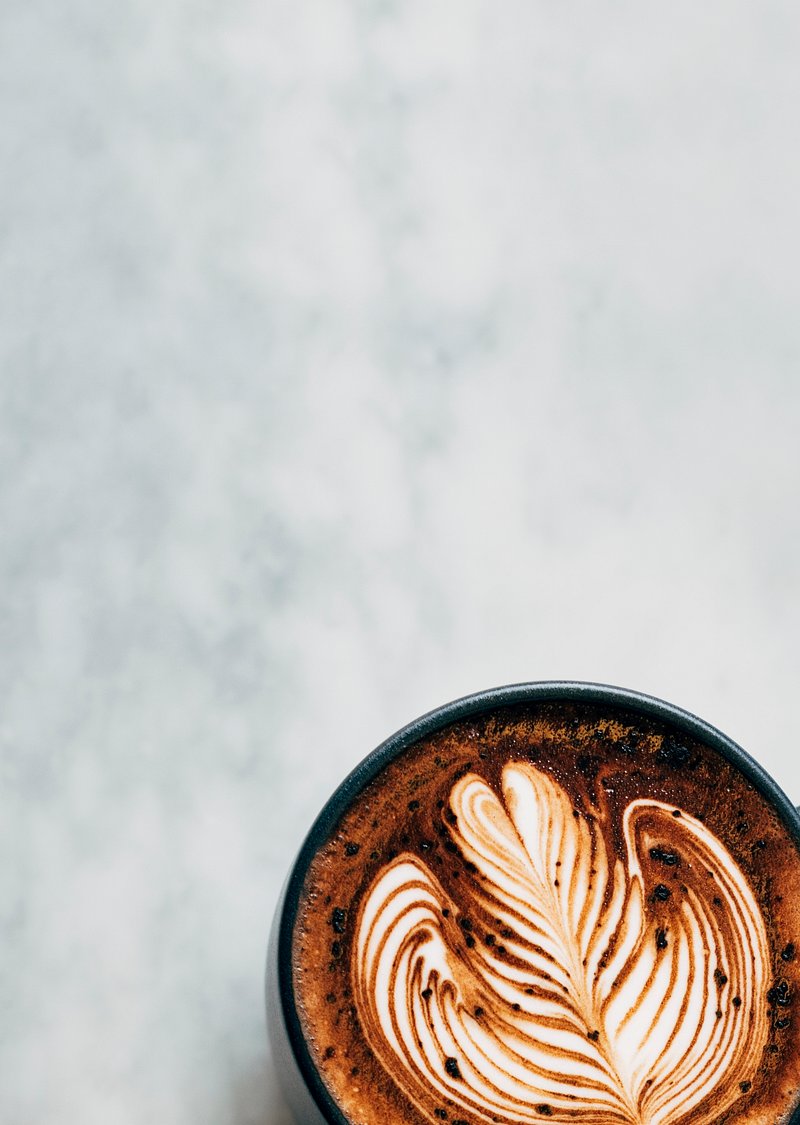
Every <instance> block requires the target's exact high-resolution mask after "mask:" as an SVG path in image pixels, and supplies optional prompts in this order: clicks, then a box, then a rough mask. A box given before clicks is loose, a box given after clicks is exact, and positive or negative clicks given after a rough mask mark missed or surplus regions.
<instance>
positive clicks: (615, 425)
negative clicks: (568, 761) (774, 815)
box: [0, 0, 800, 1125]
mask: <svg viewBox="0 0 800 1125" xmlns="http://www.w3.org/2000/svg"><path fill="white" fill-rule="evenodd" d="M799 49H800V10H798V8H797V6H796V5H794V4H791V3H789V2H788V0H787V2H771V0H765V2H764V3H761V4H758V5H755V4H749V3H745V2H744V0H725V2H724V3H723V2H711V3H708V4H703V5H699V6H698V5H696V4H688V3H678V4H675V5H672V6H670V7H669V8H664V7H663V6H659V7H655V6H653V5H644V6H642V5H632V4H624V3H612V2H611V0H598V2H595V3H593V4H585V3H578V4H575V5H558V6H556V5H546V4H539V3H529V2H527V0H526V2H521V0H511V2H509V3H506V4H502V5H498V4H495V3H489V0H462V2H461V3H455V2H449V3H448V2H438V0H434V2H433V3H422V2H421V0H352V2H351V3H343V2H340V0H301V2H300V3H291V2H288V0H286V2H284V0H261V2H259V3H257V2H255V0H231V2H230V3H227V4H211V3H208V2H206V0H195V3H191V4H190V3H187V2H186V0H158V2H156V0H134V2H133V3H131V4H127V5H123V6H120V5H109V4H98V3H97V2H96V0H73V2H71V3H70V4H66V5H65V4H56V3H53V2H49V3H48V2H47V0H34V2H32V3H31V2H28V0H4V3H3V4H2V6H0V89H1V90H2V100H1V102H0V104H1V105H2V112H1V113H0V154H1V161H2V168H3V174H2V176H0V271H1V272H0V528H2V530H1V531H0V640H1V641H2V644H0V688H1V692H0V699H1V700H2V704H1V706H0V767H1V768H2V773H1V775H0V777H1V781H2V784H1V785H0V847H1V848H2V851H1V853H0V854H2V862H1V863H0V880H1V882H0V944H1V946H2V956H1V957H0V1117H2V1120H3V1121H4V1122H8V1123H9V1125H40V1123H41V1125H44V1123H45V1122H52V1121H56V1120H58V1121H70V1122H80V1123H81V1125H94V1123H100V1122H103V1123H106V1122H109V1121H113V1122H115V1123H116V1125H127V1123H130V1125H134V1123H136V1125H140V1123H142V1122H155V1121H159V1122H162V1121H163V1122H170V1123H171V1125H183V1123H186V1125H189V1123H191V1125H219V1123H230V1125H286V1118H285V1111H284V1110H283V1108H282V1105H281V1101H280V1097H279V1095H278V1093H277V1091H276V1088H275V1082H274V1077H273V1076H272V1074H271V1071H270V1069H269V1062H268V1054H267V1045H266V1040H265V1035H264V1021H263V1013H262V994H261V989H262V966H263V959H264V951H265V944H266V936H267V931H268V927H269V922H270V918H271V914H272V910H273V907H274V903H275V900H276V896H277V894H278V890H279V886H280V883H281V881H282V879H283V875H284V873H285V871H286V869H287V867H288V865H289V863H290V861H291V859H292V856H293V853H294V851H295V849H296V848H297V846H298V845H299V843H300V840H301V838H302V836H303V834H304V832H305V829H306V828H307V826H308V825H309V823H310V821H311V819H312V817H313V816H314V814H315V813H316V811H317V810H318V808H319V807H320V805H321V804H322V802H323V801H324V799H325V798H326V796H327V795H328V793H329V792H330V791H331V789H332V788H333V787H334V785H335V784H336V783H337V782H338V781H339V780H340V779H341V777H342V776H343V775H344V774H345V772H347V771H348V770H349V769H350V767H351V766H353V765H354V764H355V763H356V762H357V761H358V760H359V759H360V758H361V757H362V756H363V755H364V754H365V753H366V752H367V751H369V750H370V749H371V748H372V747H373V746H374V745H375V744H376V743H377V742H379V741H380V740H381V739H382V738H383V737H384V736H386V735H387V734H388V733H390V732H391V731H392V730H394V729H396V728H397V727H399V726H401V725H402V724H404V723H405V722H406V721H408V720H409V719H411V718H413V717H414V716H416V715H417V714H419V713H421V712H423V711H425V710H427V709H429V708H431V707H433V706H436V705H438V704H439V703H442V702H444V701H446V700H448V699H451V698H454V697H456V696H459V695H462V694H465V693H467V692H469V691H472V690H476V689H479V688H483V687H489V686H492V685H496V684H499V683H504V682H512V681H520V680H526V679H546V678H555V677H569V678H581V679H593V680H600V681H606V682H611V683H618V684H622V685H625V686H628V687H633V688H637V689H639V690H642V691H647V692H651V693H653V694H656V695H659V696H662V697H664V698H667V699H670V700H671V701H673V702H675V703H678V704H680V705H682V706H684V707H686V708H688V709H690V710H694V711H696V712H697V713H699V714H701V715H702V716H703V717H705V718H707V719H708V720H710V721H711V722H714V723H716V724H717V725H718V726H720V727H722V729H723V730H725V731H726V732H727V733H729V734H730V735H731V736H732V737H733V738H735V739H736V740H737V741H739V742H740V743H742V744H743V745H744V746H745V747H746V748H747V749H749V750H750V751H751V753H753V754H754V755H755V756H756V757H758V758H759V759H760V760H761V761H762V762H763V763H764V764H765V765H766V766H767V768H768V769H770V770H771V771H772V772H773V773H774V775H775V776H776V777H777V779H778V780H779V781H780V783H781V784H782V785H783V786H784V787H785V788H786V789H787V791H788V792H789V793H790V794H791V795H792V796H794V797H795V799H797V800H800V765H799V764H798V762H800V759H799V758H798V756H797V749H796V747H797V741H798V734H800V717H799V716H798V711H797V707H796V704H795V695H794V692H795V690H796V674H797V659H796V652H797V635H798V627H799V626H800V508H799V507H798V503H797V487H798V468H800V464H799V461H800V452H799V446H798V441H797V430H798V425H799V424H800V380H799V379H798V359H799V358H800V318H798V316H797V301H798V296H800V293H799V292H798V280H797V260H798V238H799V236H800V218H798V212H797V200H798V198H800V157H798V149H797V144H796V135H797V106H798V105H800V70H799V69H798V67H797V58H798V51H799Z"/></svg>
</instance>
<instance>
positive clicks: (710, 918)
mask: <svg viewBox="0 0 800 1125" xmlns="http://www.w3.org/2000/svg"><path fill="white" fill-rule="evenodd" d="M798 876H800V857H799V856H798V852H797V849H796V847H795V846H794V844H793V842H792V841H791V839H790V838H789V836H788V833H787V832H786V830H785V829H784V828H783V827H782V825H781V824H780V822H779V820H778V818H777V816H776V814H775V813H774V811H773V810H772V809H771V808H770V806H769V804H768V802H767V801H766V800H765V799H764V798H763V797H762V796H761V795H760V794H759V793H758V792H757V791H756V790H755V789H754V788H753V786H752V784H751V783H750V782H749V781H748V780H747V779H746V778H745V777H744V776H743V775H742V774H741V773H740V772H739V771H738V770H737V769H736V768H735V767H734V766H732V765H731V764H730V763H729V762H728V761H727V760H726V759H724V758H722V757H721V756H720V755H718V754H717V753H716V752H715V751H713V750H712V749H711V748H710V747H707V746H705V745H704V744H702V743H698V742H696V741H695V740H693V739H691V738H688V737H686V736H684V735H682V734H681V735H676V733H675V732H674V731H671V730H670V729H669V728H667V727H666V726H665V725H664V724H661V725H659V724H658V723H655V722H653V721H652V720H645V719H643V718H642V717H641V716H631V715H627V714H626V713H624V712H621V711H615V712H614V713H611V712H610V710H609V709H608V708H603V707H600V706H599V705H588V704H587V705H580V706H578V705H576V704H563V703H562V704H541V705H538V706H533V705H530V704H529V705H518V706H515V707H508V708H504V709H502V710H498V711H495V712H491V713H489V714H488V715H482V716H479V717H477V718H474V719H472V720H469V721H466V722H460V723H456V724H453V725H452V726H451V727H449V728H446V729H445V730H443V731H440V732H439V733H438V734H436V735H433V736H431V737H430V738H428V739H426V740H424V741H423V742H421V743H418V744H416V745H415V746H413V747H411V748H410V749H409V750H406V751H405V753H404V754H403V755H402V756H401V757H400V758H399V759H398V760H396V761H394V762H392V763H390V764H389V765H388V766H387V767H386V768H385V769H384V770H383V771H382V773H381V774H380V775H379V776H378V777H377V778H376V779H375V780H374V781H373V782H372V783H371V784H370V785H369V786H368V787H367V788H366V789H365V790H364V791H363V793H362V794H361V795H360V797H359V798H358V799H357V801H356V802H355V803H354V804H353V805H352V806H351V808H350V809H349V810H348V811H347V812H346V813H345V815H344V817H343V819H342V821H341V823H340V825H339V827H338V830H337V831H336V832H335V834H334V836H333V837H332V838H331V840H329V841H328V843H327V844H326V845H325V846H324V847H323V848H322V849H321V850H320V852H319V853H318V855H317V857H316V859H315V861H314V862H313V863H312V866H311V868H310V870H309V875H308V878H307V880H306V887H305V893H304V896H303V900H302V904H301V910H300V914H299V917H298V923H297V926H296V931H295V955H294V972H295V993H296V996H297V998H298V1001H299V1008H300V1012H301V1018H302V1020H303V1024H304V1028H305V1032H306V1037H307V1039H308V1040H309V1041H310V1043H311V1046H312V1052H313V1053H314V1057H315V1062H316V1063H317V1066H318V1067H319V1069H320V1071H321V1073H322V1075H323V1078H324V1080H325V1082H326V1084H327V1085H328V1088H329V1089H330V1091H331V1093H332V1095H333V1097H334V1099H335V1100H336V1101H337V1103H338V1104H339V1105H340V1106H341V1107H342V1110H343V1112H344V1113H345V1114H346V1115H347V1116H348V1118H349V1119H350V1120H352V1121H353V1122H354V1125H377V1123H381V1125H383V1123H384V1122H385V1121H387V1120H389V1121H403V1122H408V1123H414V1125H418V1123H420V1125H421V1123H422V1122H441V1121H446V1122H450V1125H464V1123H469V1125H473V1123H475V1125H477V1123H478V1122H481V1123H484V1122H490V1123H503V1125H533V1123H535V1122H542V1121H553V1120H555V1121H559V1120H560V1121H576V1120H580V1121H581V1122H585V1123H589V1125H681V1123H686V1125H689V1123H692V1125H712V1123H717V1122H725V1121H734V1120H736V1121H745V1122H748V1123H752V1125H766V1123H767V1122H770V1123H771V1125H772V1123H773V1122H775V1121H776V1120H782V1119H785V1117H786V1114H787V1109H788V1110H790V1109H791V1107H792V1105H793V1104H794V1102H795V1100H796V1096H795V1091H796V1088H797V1085H798V1079H800V1048H799V1047H798V1045H797V1043H796V1041H795V1038H794V1034H793V1032H792V1015H791V1007H792V1000H793V998H794V994H795V990H796V987H797V985H798V983H800V981H798V973H797V966H796V963H795V957H794V946H795V942H797V943H798V945H800V932H799V931H798V917H797V910H796V906H795V903H794V902H792V901H787V899H788V898H789V896H786V897H784V895H783V894H782V893H781V891H780V889H778V888H780V887H781V886H782V885H783V882H784V880H787V881H789V885H794V886H797V885H798V884H797V879H798ZM781 1115H783V1117H782V1116H781Z"/></svg>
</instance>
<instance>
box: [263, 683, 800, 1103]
mask: <svg viewBox="0 0 800 1125" xmlns="http://www.w3.org/2000/svg"><path fill="white" fill-rule="evenodd" d="M551 702H575V703H590V704H600V705H607V706H608V707H609V708H611V707H613V708H615V709H625V710H626V711H627V712H628V713H630V714H631V715H632V716H633V717H636V716H642V717H644V718H649V719H651V720H657V721H660V722H662V723H665V724H668V725H669V727H671V728H672V730H673V731H674V732H676V733H681V732H682V733H684V734H685V735H687V736H689V737H691V738H694V739H696V740H698V741H699V742H702V743H705V744H706V745H707V746H709V747H711V748H712V749H713V750H715V751H716V752H717V753H719V754H720V755H722V756H723V757H724V758H725V759H727V760H728V761H730V762H731V763H732V764H733V765H734V766H735V767H736V768H737V769H738V770H739V771H740V773H742V774H743V775H744V776H745V777H746V778H747V779H748V781H750V782H751V783H752V785H753V786H754V788H755V789H756V790H757V791H758V792H759V793H760V794H761V795H762V796H763V797H764V798H766V800H767V802H768V803H769V804H770V805H771V806H772V808H773V809H774V811H775V812H776V814H777V816H778V817H779V819H780V821H781V822H782V824H783V826H784V828H785V829H786V831H787V833H788V835H789V836H790V838H792V839H793V840H794V841H795V843H796V844H797V846H798V849H799V850H800V808H795V806H794V805H793V804H792V802H791V801H790V800H789V798H788V797H787V796H786V794H785V793H784V792H783V791H782V790H781V788H780V787H779V786H778V784H777V783H776V782H775V781H774V780H773V779H772V778H771V777H770V775H769V774H768V773H767V772H766V771H765V770H764V769H762V767H761V766H760V765H759V764H758V763H757V762H756V761H754V760H753V758H751V757H750V756H749V754H747V753H746V752H745V751H744V750H743V749H742V748H741V747H740V746H738V745H737V744H736V743H735V742H733V741H732V740H731V739H730V738H728V737H727V736H726V735H724V734H722V733H721V732H720V731H718V730H717V729H716V728H715V727H713V726H711V725H710V724H709V723H706V722H704V721H703V720H702V719H699V718H697V717H696V716H694V715H692V714H690V713H688V712H687V711H683V710H681V709H680V708H678V707H675V706H673V705H672V704H669V703H665V702H663V701H662V700H660V699H656V698H653V697H652V696H647V695H641V694H639V693H638V692H634V691H628V690H626V689H623V688H618V687H610V686H607V685H603V684H592V683H580V682H575V681H545V682H538V683H527V684H512V685H509V686H506V687H499V688H493V689H491V690H488V691H483V692H478V693H476V694H474V695H469V696H465V697H464V698H462V699H457V700H455V701H454V702H452V703H447V704H445V705H444V706H443V707H439V708H437V709H436V710H434V711H430V712H429V713H428V714H426V715H423V716H422V717H421V718H418V719H415V720H414V721H413V722H411V723H409V724H408V725H407V726H405V727H403V728H402V729H401V730H399V731H397V732H396V733H395V734H393V735H392V736H391V737H390V738H388V739H387V740H386V741H385V742H383V743H382V744H381V745H380V746H378V747H377V749H375V750H373V752H372V753H371V754H369V755H368V756H367V757H366V758H365V759H364V760H363V761H362V762H361V763H360V764H359V765H358V766H357V767H356V768H355V769H354V770H353V771H352V773H351V774H350V775H349V776H348V777H347V778H345V780H344V781H343V782H342V784H341V785H340V786H339V788H338V789H337V790H336V792H335V793H334V794H333V796H332V797H331V798H330V800H329V801H328V802H327V804H326V805H325V807H324V808H323V810H322V812H321V813H320V814H319V816H318V817H317V819H316V821H315V822H314V824H313V826H312V827H311V830H310V832H309V833H308V836H307V837H306V839H305V841H304V843H303V845H302V847H301V849H300V853H299V855H298V857H297V859H296V860H295V863H294V866H293V867H292V869H291V871H290V874H289V877H288V879H287V881H286V884H285V886H284V888H283V892H282V894H281V897H280V900H279V903H278V907H277V911H276V914H275V919H274V923H273V927H272V932H271V935H270V941H269V950H268V956H267V969H266V1005H267V1024H268V1031H269V1036H270V1041H271V1046H272V1051H273V1058H274V1062H275V1070H276V1072H277V1075H278V1079H279V1081H280V1084H281V1087H282V1090H283V1093H284V1096H285V1098H286V1100H287V1102H288V1104H289V1106H290V1108H291V1111H292V1113H293V1115H294V1117H295V1119H296V1121H297V1123H298V1125H350V1122H349V1120H348V1118H347V1117H346V1115H345V1114H344V1113H343V1111H342V1110H341V1109H340V1107H339V1106H337V1105H336V1103H335V1102H334V1100H333V1098H332V1097H331V1095H330V1093H329V1092H328V1090H327V1088H326V1086H325V1085H324V1083H323V1081H322V1079H321V1077H320V1074H319V1072H318V1070H317V1068H316V1066H315V1064H314V1061H313V1058H312V1054H311V1051H310V1049H309V1046H308V1044H307V1042H306V1039H305V1036H304V1033H303V1029H302V1026H301V1021H300V1019H299V1016H298V1012H297V1006H296V1000H295V996H294V987H293V974H292V936H293V932H294V926H295V919H296V916H297V911H298V905H299V902H300V896H301V893H302V889H303V885H304V882H305V878H306V874H307V872H308V869H309V865H310V864H311V862H312V860H313V858H314V856H315V855H316V853H317V851H318V850H319V848H320V847H322V846H323V845H324V844H325V843H326V841H327V840H328V839H329V838H330V836H331V834H332V833H333V832H334V831H335V829H336V825H337V824H338V822H339V820H340V819H341V817H342V815H343V814H344V813H345V811H346V810H347V809H348V807H349V806H350V805H351V804H352V803H353V801H354V800H355V799H356V798H357V797H358V795H359V794H360V793H361V792H362V790H363V789H364V788H365V787H366V786H367V785H368V784H369V783H370V782H371V781H372V780H373V779H374V778H375V777H376V776H377V775H378V774H379V773H380V771H381V770H382V769H383V768H384V767H385V766H386V765H387V764H388V763H389V762H390V761H392V760H393V759H394V758H396V757H397V756H398V755H401V754H402V753H403V752H404V751H405V750H407V749H408V748H409V747H411V746H413V745H414V744H415V743H416V742H418V741H420V740H421V739H423V738H425V737H427V736H429V735H431V734H434V733H435V732H437V731H439V730H441V729H443V728H444V727H447V726H449V725H450V724H451V723H454V722H457V721H460V720H464V719H467V718H470V717H473V716H476V715H479V714H481V713H483V712H486V711H492V710H495V709H496V708H499V707H507V706H511V705H514V704H526V703H527V704H541V703H551ZM786 1125H800V1106H798V1108H796V1109H795V1111H794V1112H793V1113H792V1115H791V1117H790V1118H789V1119H788V1120H787V1122H786Z"/></svg>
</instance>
